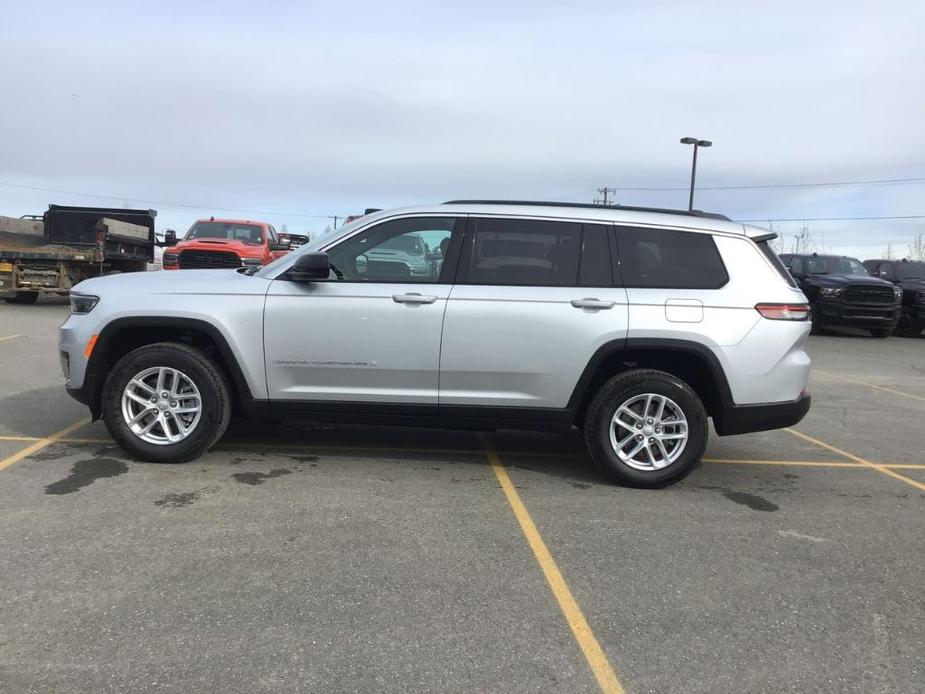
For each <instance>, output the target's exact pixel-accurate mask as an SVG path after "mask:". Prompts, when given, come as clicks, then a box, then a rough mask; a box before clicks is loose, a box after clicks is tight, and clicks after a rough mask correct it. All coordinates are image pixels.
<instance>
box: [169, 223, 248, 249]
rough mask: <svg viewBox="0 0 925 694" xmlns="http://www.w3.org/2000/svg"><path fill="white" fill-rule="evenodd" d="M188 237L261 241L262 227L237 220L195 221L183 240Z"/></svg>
mask: <svg viewBox="0 0 925 694" xmlns="http://www.w3.org/2000/svg"><path fill="white" fill-rule="evenodd" d="M190 239H226V240H228V241H243V242H244V243H253V244H261V243H263V228H262V227H260V226H259V225H257V224H238V223H237V222H196V223H195V224H193V226H191V227H190V230H189V231H188V232H187V233H186V237H185V240H187V241H189V240H190Z"/></svg>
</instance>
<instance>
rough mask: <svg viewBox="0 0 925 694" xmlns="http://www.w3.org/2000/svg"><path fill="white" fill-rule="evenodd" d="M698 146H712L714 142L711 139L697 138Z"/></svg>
mask: <svg viewBox="0 0 925 694" xmlns="http://www.w3.org/2000/svg"><path fill="white" fill-rule="evenodd" d="M697 146H698V147H712V146H713V143H712V142H710V141H709V140H697Z"/></svg>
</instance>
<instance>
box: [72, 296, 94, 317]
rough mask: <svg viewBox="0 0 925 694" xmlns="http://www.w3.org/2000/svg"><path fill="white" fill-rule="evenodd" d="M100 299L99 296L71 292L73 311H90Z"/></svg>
mask: <svg viewBox="0 0 925 694" xmlns="http://www.w3.org/2000/svg"><path fill="white" fill-rule="evenodd" d="M99 301H100V298H99V297H98V296H90V295H89V294H71V313H90V311H92V310H93V307H94V306H96V305H97V304H98V303H99Z"/></svg>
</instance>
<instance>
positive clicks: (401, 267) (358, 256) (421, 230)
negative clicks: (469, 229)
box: [328, 217, 456, 283]
mask: <svg viewBox="0 0 925 694" xmlns="http://www.w3.org/2000/svg"><path fill="white" fill-rule="evenodd" d="M455 224H456V219H455V218H453V217H436V218H428V217H411V218H408V219H396V220H392V221H390V222H383V223H382V224H377V225H376V226H374V227H372V228H371V229H367V230H365V231H362V232H360V233H359V234H357V235H356V236H351V237H350V238H348V239H346V240H344V241H343V242H342V243H340V244H338V245H337V246H335V247H334V248H332V249H331V250H330V251H328V255H329V257H330V259H331V265H332V269H333V270H334V273H335V274H336V275H337V279H338V280H341V281H342V282H431V283H433V282H438V281H441V274H442V270H443V260H444V257H445V255H446V249H447V248H448V247H449V244H450V238H451V237H452V234H453V228H454V226H455ZM425 238H426V239H428V241H429V242H430V243H433V244H434V245H435V247H436V248H439V249H440V251H441V252H439V253H436V252H429V251H428V245H427V243H425V241H424V239H425ZM443 281H446V279H445V278H444V279H443Z"/></svg>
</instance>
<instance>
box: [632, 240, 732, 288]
mask: <svg viewBox="0 0 925 694" xmlns="http://www.w3.org/2000/svg"><path fill="white" fill-rule="evenodd" d="M617 242H618V245H619V248H620V266H621V268H622V270H623V282H624V284H625V285H626V286H627V287H659V288H664V289H719V288H720V287H722V286H723V285H724V284H726V282H728V281H729V275H728V274H727V273H726V267H725V266H724V265H723V260H722V258H721V257H720V255H719V251H718V250H717V248H716V244H715V243H714V242H713V237H712V236H710V235H709V234H698V233H692V232H686V231H671V230H668V229H644V228H640V227H617Z"/></svg>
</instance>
